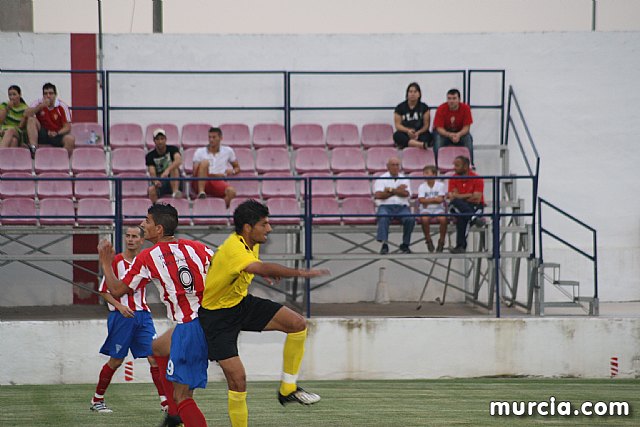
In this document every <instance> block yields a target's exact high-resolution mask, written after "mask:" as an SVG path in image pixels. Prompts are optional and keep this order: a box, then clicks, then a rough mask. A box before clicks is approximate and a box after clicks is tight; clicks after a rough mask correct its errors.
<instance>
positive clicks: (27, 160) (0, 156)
mask: <svg viewBox="0 0 640 427" xmlns="http://www.w3.org/2000/svg"><path fill="white" fill-rule="evenodd" d="M32 169H33V160H31V153H30V152H29V150H27V149H26V148H22V147H11V148H2V149H1V153H0V173H5V172H29V173H31V170H32Z"/></svg>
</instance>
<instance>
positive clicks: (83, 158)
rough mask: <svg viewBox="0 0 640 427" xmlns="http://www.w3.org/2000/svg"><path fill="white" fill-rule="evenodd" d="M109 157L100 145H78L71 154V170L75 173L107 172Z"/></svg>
mask: <svg viewBox="0 0 640 427" xmlns="http://www.w3.org/2000/svg"><path fill="white" fill-rule="evenodd" d="M106 169H107V158H106V156H105V154H104V150H103V149H102V148H100V147H78V148H76V149H75V150H73V154H72V155H71V170H72V171H73V173H74V174H77V173H83V172H105V171H106Z"/></svg>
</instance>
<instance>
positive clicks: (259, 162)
mask: <svg viewBox="0 0 640 427" xmlns="http://www.w3.org/2000/svg"><path fill="white" fill-rule="evenodd" d="M256 170H257V171H258V173H265V172H290V171H291V168H290V165H289V152H288V151H287V149H286V148H274V147H270V148H261V149H260V150H256Z"/></svg>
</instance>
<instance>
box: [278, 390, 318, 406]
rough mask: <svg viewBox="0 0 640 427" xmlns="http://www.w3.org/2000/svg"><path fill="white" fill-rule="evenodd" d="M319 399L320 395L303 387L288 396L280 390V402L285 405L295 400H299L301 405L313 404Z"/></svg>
mask: <svg viewBox="0 0 640 427" xmlns="http://www.w3.org/2000/svg"><path fill="white" fill-rule="evenodd" d="M319 401H320V396H318V395H317V394H315V393H310V392H308V391H305V390H304V389H303V388H302V387H298V388H297V389H296V391H294V392H293V393H291V394H289V395H287V396H283V395H282V394H280V392H278V402H280V404H281V405H282V406H285V405H286V404H287V403H293V402H297V403H299V404H301V405H313V404H314V403H317V402H319Z"/></svg>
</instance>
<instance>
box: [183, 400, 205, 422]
mask: <svg viewBox="0 0 640 427" xmlns="http://www.w3.org/2000/svg"><path fill="white" fill-rule="evenodd" d="M178 415H180V419H182V422H183V423H184V427H207V420H205V419H204V415H203V414H202V412H201V411H200V408H198V405H196V402H195V401H194V400H193V399H185V400H183V401H182V402H180V404H179V405H178Z"/></svg>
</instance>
